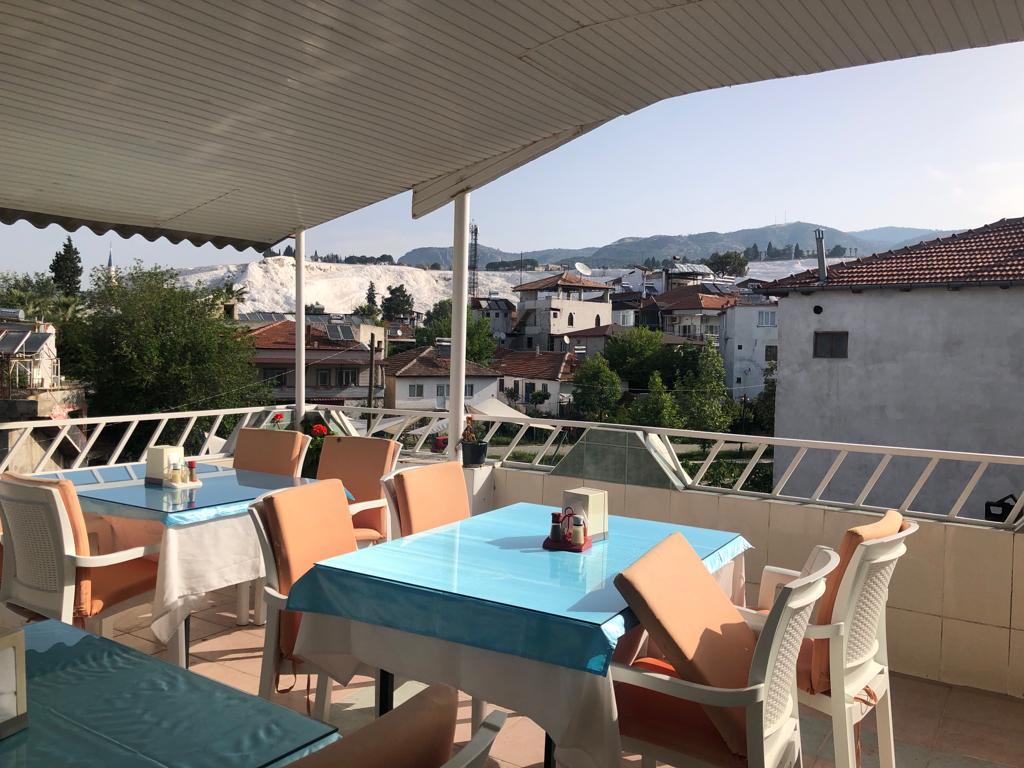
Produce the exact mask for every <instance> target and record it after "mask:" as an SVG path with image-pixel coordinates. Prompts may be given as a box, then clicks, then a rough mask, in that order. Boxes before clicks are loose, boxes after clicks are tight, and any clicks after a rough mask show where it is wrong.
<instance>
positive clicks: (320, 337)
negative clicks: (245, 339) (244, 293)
mask: <svg viewBox="0 0 1024 768" xmlns="http://www.w3.org/2000/svg"><path fill="white" fill-rule="evenodd" d="M306 333H307V336H306V348H307V349H312V348H313V345H314V344H315V345H316V348H317V349H337V350H340V351H349V350H351V351H359V350H363V351H366V347H365V346H363V344H361V343H360V342H358V341H353V340H351V339H331V338H328V336H327V331H325V330H324V329H323V327H322V326H317V325H308V326H306ZM249 335H250V336H251V337H252V340H253V345H254V346H255V347H256V349H295V321H293V320H278V321H277V322H276V323H270V324H269V325H261V326H258V327H256V328H253V329H252V330H251V331H249Z"/></svg>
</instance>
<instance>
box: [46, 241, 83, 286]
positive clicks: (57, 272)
mask: <svg viewBox="0 0 1024 768" xmlns="http://www.w3.org/2000/svg"><path fill="white" fill-rule="evenodd" d="M50 272H51V273H52V274H53V283H54V285H56V286H57V290H58V291H60V292H61V293H62V294H64V295H65V296H77V295H78V292H79V291H81V290H82V258H81V256H80V255H79V253H78V249H77V248H75V246H74V243H72V242H71V235H68V239H67V240H65V241H64V245H63V246H61V249H60V250H59V251H57V252H56V253H55V254H54V255H53V261H51V262H50Z"/></svg>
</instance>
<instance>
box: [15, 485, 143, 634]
mask: <svg viewBox="0 0 1024 768" xmlns="http://www.w3.org/2000/svg"><path fill="white" fill-rule="evenodd" d="M0 524H2V529H3V531H4V536H3V544H4V566H3V578H2V579H0V602H3V603H4V604H10V605H12V606H15V607H17V608H21V609H23V610H27V611H32V612H34V613H37V614H40V615H42V616H47V617H49V618H52V619H58V620H60V621H62V622H64V623H66V624H71V623H73V622H74V620H75V619H76V618H79V619H81V620H82V622H83V624H84V626H85V628H86V629H87V630H88V631H90V632H93V633H95V634H99V635H102V636H104V637H111V636H112V635H113V621H112V620H113V617H114V616H116V615H117V614H119V613H121V612H122V611H125V610H127V609H129V608H132V607H134V606H137V605H144V604H146V603H151V602H152V601H153V590H152V589H150V590H148V591H143V592H139V593H136V594H134V595H132V596H131V597H129V598H127V599H125V600H122V601H120V602H117V603H114V604H112V605H104V606H103V609H102V610H101V611H99V612H98V613H96V614H93V615H89V616H82V617H76V616H75V591H76V588H77V586H78V582H79V576H80V574H79V573H78V569H79V568H90V569H102V568H108V567H111V566H117V565H121V564H124V563H128V562H131V561H133V560H140V559H142V558H144V557H146V556H147V555H153V554H156V553H158V552H159V551H160V545H159V544H152V545H148V546H144V547H132V548H131V549H125V550H121V551H118V552H110V553H108V554H102V555H79V554H78V553H77V549H76V545H75V538H74V534H73V533H72V526H71V521H70V519H69V512H68V510H67V508H66V506H65V504H64V500H63V498H62V497H61V494H60V491H59V490H58V489H57V487H56V486H54V485H50V484H43V483H40V482H38V481H33V480H31V479H28V478H24V479H22V478H16V477H12V476H10V475H8V476H5V477H3V478H0ZM82 524H83V526H84V520H83V523H82ZM153 570H154V578H155V566H154V568H153ZM94 591H95V586H94Z"/></svg>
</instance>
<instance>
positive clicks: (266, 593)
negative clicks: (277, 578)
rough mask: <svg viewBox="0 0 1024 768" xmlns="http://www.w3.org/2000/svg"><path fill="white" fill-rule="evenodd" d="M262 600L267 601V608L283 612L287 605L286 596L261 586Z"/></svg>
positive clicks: (271, 588)
mask: <svg viewBox="0 0 1024 768" xmlns="http://www.w3.org/2000/svg"><path fill="white" fill-rule="evenodd" d="M263 599H264V600H266V601H267V607H269V608H277V609H279V610H282V611H283V610H284V607H285V605H286V604H287V603H288V595H282V594H281V593H280V592H278V591H277V590H276V589H274V588H273V587H268V586H266V585H264V586H263Z"/></svg>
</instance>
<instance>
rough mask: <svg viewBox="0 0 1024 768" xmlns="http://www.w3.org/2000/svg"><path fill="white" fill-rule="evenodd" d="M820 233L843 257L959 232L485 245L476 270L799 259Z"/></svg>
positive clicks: (418, 260)
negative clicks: (508, 247) (517, 248)
mask: <svg viewBox="0 0 1024 768" xmlns="http://www.w3.org/2000/svg"><path fill="white" fill-rule="evenodd" d="M819 227H820V228H821V229H822V230H823V231H824V232H825V243H826V245H827V247H828V248H829V249H831V248H833V247H835V246H837V245H838V246H841V247H843V248H845V249H846V254H845V257H846V258H854V257H861V256H868V255H870V254H872V253H876V252H879V251H888V250H894V249H897V248H902V247H904V246H906V245H913V244H915V243H918V242H921V241H922V240H933V239H935V238H937V237H944V236H946V235H950V234H952V233H953V232H957V231H959V230H938V229H920V228H916V227H876V228H874V229H863V230H859V231H856V232H844V231H843V230H840V229H835V228H833V227H826V226H823V225H820V224H809V223H807V222H803V221H795V222H790V223H788V224H773V225H771V226H766V227H755V228H753V229H739V230H736V231H735V232H698V233H695V234H690V235H652V236H650V237H623V238H621V239H619V240H616V241H615V242H613V243H609V244H607V245H603V246H592V247H588V248H547V249H544V250H538V251H526V252H524V253H522V254H519V253H512V252H510V251H503V250H500V249H498V248H492V247H490V246H486V245H480V246H479V266H480V268H481V269H483V268H484V267H485V266H486V265H487V264H489V263H492V262H517V263H518V262H519V260H520V257H521V258H522V259H523V260H524V261H528V260H531V259H532V260H534V261H536V263H537V264H553V263H557V264H564V265H568V266H571V265H572V264H573V263H574V262H577V261H583V262H586V263H587V265H589V266H591V267H627V266H632V265H635V264H643V263H644V262H647V261H649V260H651V259H653V260H654V262H656V263H660V262H661V261H664V260H665V259H675V258H678V259H686V260H688V261H703V260H705V259H706V258H707V257H708V256H710V255H711V254H713V253H715V252H719V253H721V252H724V251H744V250H747V249H749V248H752V247H753V246H755V245H756V246H757V248H758V250H759V252H760V253H761V254H762V255H763V258H768V257H769V249H768V246H769V244H770V245H771V246H772V251H771V256H773V257H774V258H776V259H780V260H782V259H791V258H800V257H801V255H803V256H811V255H813V254H814V247H815V246H814V230H815V229H817V228H819ZM801 252H803V253H802V254H801ZM398 263H400V264H403V265H406V266H424V265H425V266H430V265H432V264H439V265H440V266H441V267H442V268H443V269H448V268H450V267H451V263H452V249H451V247H450V246H447V247H444V246H439V247H423V248H414V249H412V250H411V251H409V252H408V253H406V254H405V255H403V256H402V257H401V258H399V260H398Z"/></svg>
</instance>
